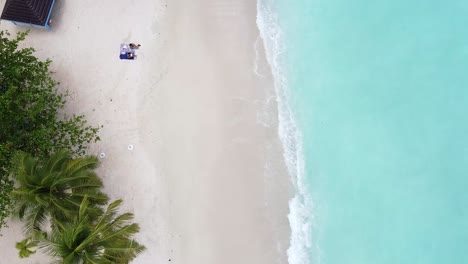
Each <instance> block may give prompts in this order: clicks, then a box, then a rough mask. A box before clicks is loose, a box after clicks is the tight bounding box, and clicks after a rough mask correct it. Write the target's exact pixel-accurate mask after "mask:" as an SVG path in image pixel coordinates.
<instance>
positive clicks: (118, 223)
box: [42, 198, 145, 264]
mask: <svg viewBox="0 0 468 264" xmlns="http://www.w3.org/2000/svg"><path fill="white" fill-rule="evenodd" d="M121 203H122V200H117V201H114V202H112V203H111V204H110V205H109V206H108V207H107V210H106V211H105V212H103V213H102V214H101V215H100V216H99V217H98V218H96V219H94V220H92V219H91V218H89V217H88V216H87V213H86V212H87V211H88V209H87V207H88V206H89V204H88V201H87V199H86V198H84V199H83V202H82V203H81V207H80V210H79V213H78V215H77V216H76V218H75V219H74V220H73V221H72V222H69V223H66V224H64V225H62V226H56V227H55V228H53V229H52V231H51V232H49V233H47V234H46V235H44V236H43V239H42V240H43V244H42V247H44V248H46V250H47V252H48V253H49V254H50V255H52V256H55V257H58V258H59V259H60V263H63V264H76V263H83V264H91V263H99V264H126V263H129V262H130V261H131V260H133V259H134V258H135V257H136V256H137V255H138V254H140V253H141V252H142V251H143V250H145V247H144V246H142V245H140V244H139V243H138V242H136V241H135V240H133V239H132V237H133V235H134V234H136V233H137V232H138V231H139V226H138V224H135V223H131V221H132V220H133V215H132V214H130V213H125V214H121V215H118V214H117V210H118V207H119V205H120V204H121Z"/></svg>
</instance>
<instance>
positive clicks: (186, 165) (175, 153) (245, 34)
mask: <svg viewBox="0 0 468 264" xmlns="http://www.w3.org/2000/svg"><path fill="white" fill-rule="evenodd" d="M117 2H118V3H116V2H115V1H112V2H111V1H108V2H107V1H106V2H104V3H100V4H98V5H96V4H95V5H94V6H93V2H91V1H89V0H88V1H84V2H79V3H78V2H77V3H75V2H73V3H69V2H63V1H58V2H57V4H56V7H55V9H54V11H53V20H54V25H53V29H52V30H51V31H43V30H36V29H33V30H32V31H31V32H30V34H29V36H28V37H27V39H26V41H25V43H26V44H27V45H31V46H33V47H34V48H35V49H36V51H37V52H36V55H37V56H38V57H40V58H43V59H45V58H50V59H52V61H53V63H52V70H53V71H54V72H55V76H54V77H55V79H56V80H58V81H60V82H61V84H60V89H61V90H68V91H69V92H70V94H71V98H70V100H69V102H68V103H67V105H66V107H67V109H66V110H67V112H68V113H76V114H85V116H86V118H87V120H88V121H89V123H90V124H91V125H103V126H104V127H103V128H102V129H101V131H100V137H101V141H100V142H98V143H96V144H93V145H92V146H90V151H89V153H90V154H94V155H99V153H101V152H104V153H105V154H106V157H105V158H104V159H101V161H102V162H101V166H100V167H99V169H98V175H99V176H100V177H101V178H102V179H103V181H104V184H105V189H104V191H105V192H106V193H108V194H109V195H110V197H111V199H118V198H123V200H124V204H123V206H122V212H124V211H128V212H132V213H134V214H135V222H137V223H139V224H140V228H141V231H140V233H139V234H138V235H137V237H136V239H137V240H138V241H139V242H141V243H142V244H144V245H145V246H146V247H147V250H146V251H145V252H143V253H142V254H141V255H140V256H138V257H137V258H136V259H135V260H134V261H133V263H168V261H169V260H171V263H190V264H197V263H200V264H201V263H204V264H206V263H213V264H214V263H227V264H229V263H233V264H234V263H236V264H237V263H252V264H254V263H255V264H261V263H265V264H267V263H268V264H271V263H287V256H286V250H287V249H288V245H289V234H290V230H289V229H290V227H289V222H288V220H287V214H288V210H289V208H288V201H289V198H290V195H291V186H290V185H291V183H290V179H289V176H288V175H287V172H286V167H285V164H284V158H283V154H282V149H281V143H280V141H279V138H278V133H277V119H278V118H277V115H276V111H277V109H276V108H277V106H276V105H275V103H276V102H275V100H272V97H273V96H274V90H273V89H274V88H273V82H272V77H271V71H270V69H269V66H268V64H267V62H266V59H265V52H264V50H263V45H259V41H260V44H261V39H260V40H259V32H258V28H257V25H256V22H255V18H256V3H255V2H254V3H252V2H251V1H248V0H242V1H237V2H235V3H230V1H227V0H220V1H214V0H198V1H195V2H190V3H187V2H186V1H181V0H177V1H171V2H168V1H163V0H161V1H158V2H151V1H145V2H144V3H139V5H132V1H130V0H119V1H117ZM0 4H1V5H2V6H3V4H4V0H0ZM129 5H132V8H131V9H130V11H128V10H126V9H125V7H126V6H129ZM115 14H119V15H115ZM121 14H122V15H121ZM83 17H85V18H86V19H83ZM1 28H2V29H8V30H9V31H10V32H11V33H14V32H15V31H17V29H19V30H26V29H27V28H23V27H21V28H20V27H14V26H13V25H9V24H8V23H6V22H5V21H2V24H1ZM83 40H85V41H83ZM131 41H135V42H139V43H141V44H142V47H141V48H140V49H139V50H138V51H137V54H138V58H137V60H135V61H121V60H119V59H118V54H117V53H118V46H119V44H120V43H121V42H131ZM89 54H91V55H92V56H88V55H89ZM256 72H258V73H261V74H259V75H258V74H256ZM129 145H132V146H133V149H132V150H129V148H128V146H129ZM18 228H19V227H18V226H16V227H15V226H12V228H11V229H8V231H9V232H2V233H5V236H4V237H1V238H0V243H1V244H2V245H4V241H5V243H7V242H8V243H10V244H12V247H13V249H10V247H1V249H0V255H2V256H4V258H5V259H6V260H7V261H9V262H12V263H13V262H14V263H44V261H45V259H44V258H41V256H40V255H39V254H36V255H33V256H32V257H31V258H29V259H26V260H19V259H18V258H17V257H16V255H17V252H16V250H14V242H16V241H18V240H20V239H17V238H15V237H14V236H17V237H19V238H21V234H18V231H19V229H18ZM4 231H6V230H4ZM246 241H248V243H246Z"/></svg>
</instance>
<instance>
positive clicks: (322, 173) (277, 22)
mask: <svg viewBox="0 0 468 264" xmlns="http://www.w3.org/2000/svg"><path fill="white" fill-rule="evenodd" d="M467 13H468V2H464V1H445V2H442V1H432V2H431V3H428V2H427V1H425V2H423V1H413V2H411V3H408V2H407V1H402V0H396V1H372V2H369V1H362V0H360V1H344V0H327V1H322V0H294V1H286V0H260V1H259V17H260V18H261V20H262V21H263V22H264V23H259V27H260V29H261V31H262V32H263V38H264V40H265V43H266V44H265V45H266V47H267V50H268V49H269V54H268V56H269V57H270V64H272V63H271V62H272V61H274V62H276V64H277V65H276V66H275V67H273V68H274V69H276V71H275V70H274V73H275V75H276V78H277V79H278V80H280V81H277V83H276V85H277V93H278V96H279V101H280V102H279V103H280V106H279V108H280V115H283V116H282V117H281V116H280V122H281V121H283V122H282V124H280V127H282V129H280V134H281V136H282V138H283V143H284V144H285V149H286V151H285V155H286V159H287V161H288V162H289V163H290V173H291V176H292V177H293V180H294V181H295V182H296V184H297V185H296V190H297V192H298V193H297V196H296V197H295V199H296V200H292V201H291V203H290V206H291V215H290V222H291V225H292V230H293V236H292V240H291V243H292V245H291V248H290V251H289V252H288V255H289V262H290V264H299V263H300V264H303V263H304V264H305V263H326V264H335V263H336V264H343V263H347V264H352V263H392V264H393V263H401V264H404V263H408V264H410V263H411V264H414V263H424V264H430V263H464V262H465V259H466V257H465V252H468V243H467V241H468V209H467V208H466V204H467V203H468V192H466V188H467V187H468V166H467V165H466V164H468V163H467V161H468V137H467V136H466V135H467V133H468V122H467V121H466V116H465V114H466V113H467V110H466V108H467V105H468V91H467V89H465V87H466V86H467V84H468V74H466V71H467V70H466V69H467V68H468V67H467V66H468V34H466V30H465V29H464V28H465V25H466V24H467V22H468V16H466V14H467ZM267 14H268V15H267ZM262 18H263V19H262ZM265 18H270V19H265ZM267 53H268V52H267ZM303 169H304V170H303ZM295 230H296V232H295Z"/></svg>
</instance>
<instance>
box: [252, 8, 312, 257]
mask: <svg viewBox="0 0 468 264" xmlns="http://www.w3.org/2000/svg"><path fill="white" fill-rule="evenodd" d="M257 26H258V29H259V31H260V36H261V38H262V40H263V43H264V46H265V52H266V57H267V61H268V64H269V65H270V68H271V70H272V74H273V78H274V86H275V87H274V88H275V93H276V100H277V102H278V133H279V137H280V140H281V142H282V145H283V154H284V158H285V161H286V166H287V169H288V173H289V175H290V176H291V178H292V182H293V185H294V188H295V194H294V197H293V198H292V199H291V200H290V201H289V215H288V219H289V223H290V226H291V238H290V246H289V249H288V251H287V255H288V262H289V264H310V263H312V262H311V260H312V256H311V250H312V230H311V229H312V223H313V210H312V205H313V204H312V200H311V197H310V195H309V193H308V192H307V190H306V185H305V171H304V159H303V157H304V155H303V150H302V136H301V132H300V130H299V129H298V126H297V123H296V121H295V119H294V110H293V108H292V106H291V103H290V99H291V94H290V93H291V90H290V87H288V79H287V75H286V72H285V67H286V66H285V65H286V64H285V60H284V58H285V56H286V55H287V47H286V45H285V41H284V31H283V30H282V28H281V25H280V21H279V17H278V12H277V11H276V10H275V2H274V1H273V0H258V1H257ZM314 262H316V261H314Z"/></svg>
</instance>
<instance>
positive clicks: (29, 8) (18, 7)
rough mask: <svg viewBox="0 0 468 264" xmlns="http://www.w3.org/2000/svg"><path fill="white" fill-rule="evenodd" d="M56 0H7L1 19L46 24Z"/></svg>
mask: <svg viewBox="0 0 468 264" xmlns="http://www.w3.org/2000/svg"><path fill="white" fill-rule="evenodd" d="M53 1H54V0H7V1H6V3H5V7H4V8H3V12H2V16H1V19H6V20H12V21H17V22H23V23H28V24H35V25H41V26H44V25H46V24H47V21H46V20H47V17H48V16H49V13H50V9H51V8H52V3H53Z"/></svg>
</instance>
